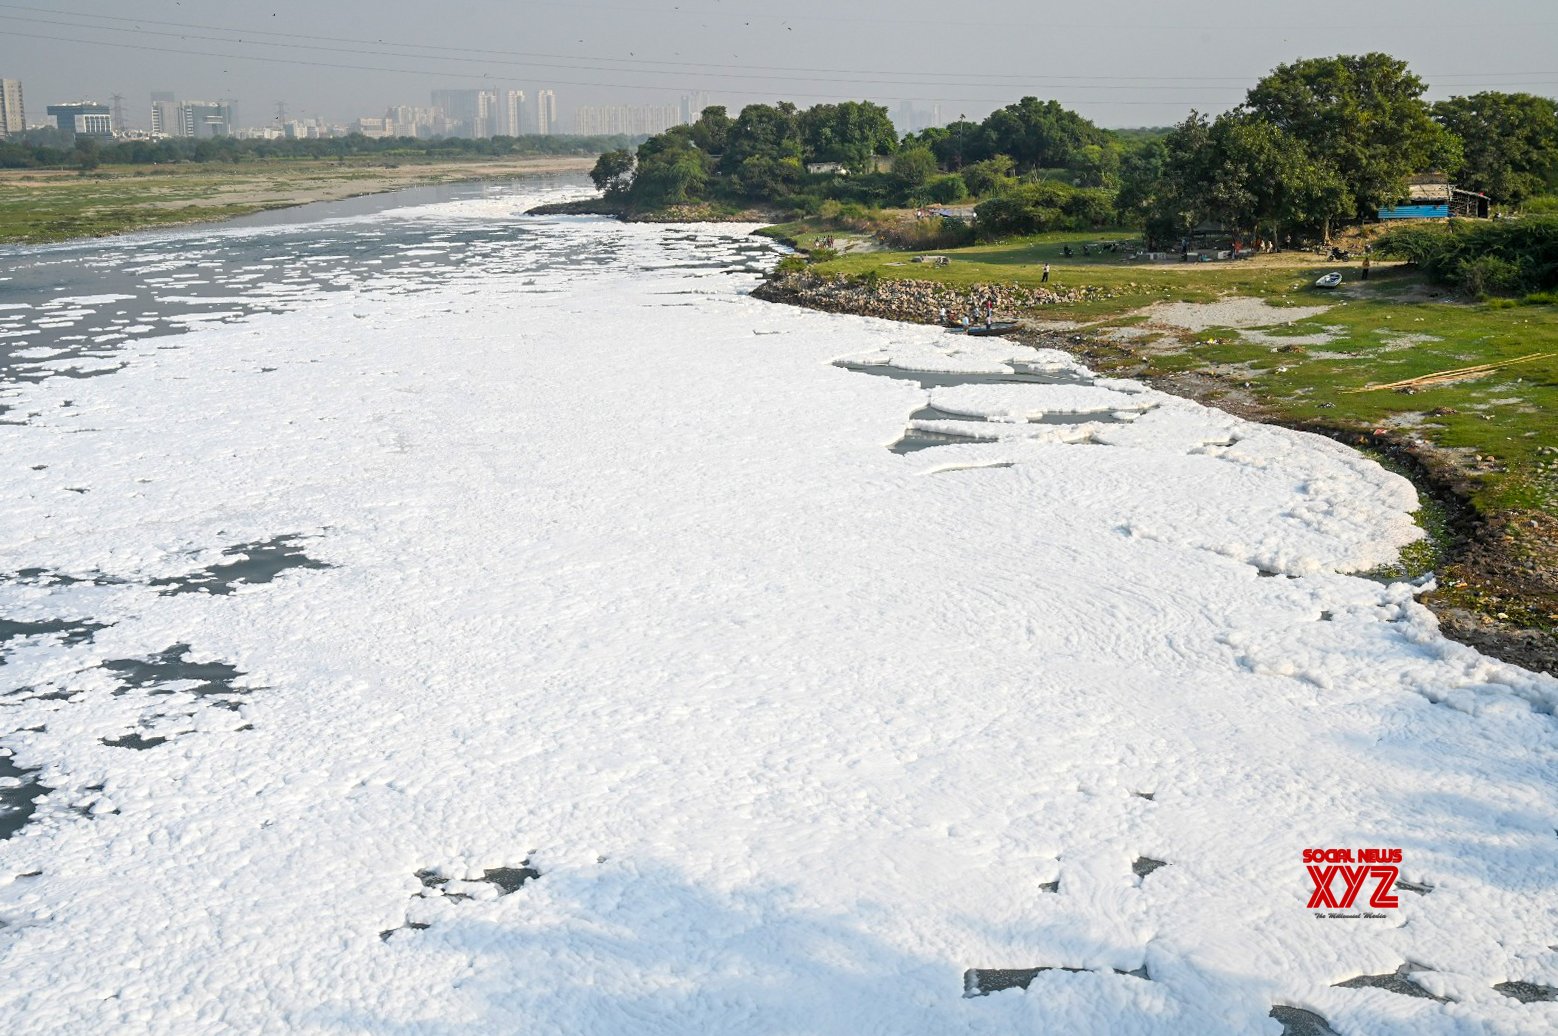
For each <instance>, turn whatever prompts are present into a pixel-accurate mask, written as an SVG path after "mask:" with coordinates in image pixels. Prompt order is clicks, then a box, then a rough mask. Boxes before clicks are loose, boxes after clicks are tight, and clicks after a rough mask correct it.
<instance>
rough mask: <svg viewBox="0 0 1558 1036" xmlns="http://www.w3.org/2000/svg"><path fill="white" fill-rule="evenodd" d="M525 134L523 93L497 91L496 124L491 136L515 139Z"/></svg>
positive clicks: (520, 91) (518, 91) (519, 91)
mask: <svg viewBox="0 0 1558 1036" xmlns="http://www.w3.org/2000/svg"><path fill="white" fill-rule="evenodd" d="M524 132H525V91H523V90H499V91H498V112H497V124H496V126H495V127H494V128H493V135H494V136H498V137H517V136H520V135H522V134H523V133H524Z"/></svg>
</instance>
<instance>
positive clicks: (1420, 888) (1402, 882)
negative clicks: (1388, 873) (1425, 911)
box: [1391, 878, 1434, 896]
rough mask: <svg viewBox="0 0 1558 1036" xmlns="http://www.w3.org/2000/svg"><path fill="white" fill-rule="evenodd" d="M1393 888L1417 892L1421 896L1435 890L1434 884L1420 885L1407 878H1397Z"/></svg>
mask: <svg viewBox="0 0 1558 1036" xmlns="http://www.w3.org/2000/svg"><path fill="white" fill-rule="evenodd" d="M1391 888H1393V889H1400V890H1401V891H1402V892H1415V893H1416V894H1417V895H1419V896H1426V895H1428V894H1429V893H1430V892H1432V891H1433V890H1434V887H1433V886H1432V885H1419V884H1418V883H1417V882H1415V881H1407V880H1406V879H1405V878H1399V879H1397V881H1396V883H1395V884H1394V885H1392V886H1391Z"/></svg>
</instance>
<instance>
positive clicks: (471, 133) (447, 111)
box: [432, 90, 487, 137]
mask: <svg viewBox="0 0 1558 1036" xmlns="http://www.w3.org/2000/svg"><path fill="white" fill-rule="evenodd" d="M485 94H486V91H485V90H434V91H433V97H432V100H433V107H434V108H437V109H438V110H439V111H440V112H442V113H443V116H444V119H445V120H446V123H447V125H446V127H445V132H446V133H447V134H448V135H449V136H452V137H478V136H481V135H482V133H481V130H482V125H481V122H482V114H483V109H484V108H485V107H486V103H487V102H486V101H485Z"/></svg>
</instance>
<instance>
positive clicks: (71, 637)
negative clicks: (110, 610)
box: [0, 618, 110, 647]
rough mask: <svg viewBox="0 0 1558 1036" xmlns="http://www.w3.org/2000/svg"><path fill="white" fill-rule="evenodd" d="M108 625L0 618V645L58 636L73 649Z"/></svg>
mask: <svg viewBox="0 0 1558 1036" xmlns="http://www.w3.org/2000/svg"><path fill="white" fill-rule="evenodd" d="M109 625H110V624H109V623H105V622H85V621H82V620H80V619H45V620H44V621H42V622H18V621H16V620H15V619H3V618H0V645H3V644H8V643H10V642H11V641H13V640H16V639H17V638H19V637H48V636H58V637H60V638H61V639H62V641H63V642H64V644H65V645H66V646H67V647H74V646H75V645H77V644H84V643H86V642H87V641H89V640H91V639H92V638H93V637H94V636H95V635H96V634H97V631H98V630H104V629H107V628H108V627H109Z"/></svg>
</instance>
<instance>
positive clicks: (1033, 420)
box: [909, 406, 1125, 427]
mask: <svg viewBox="0 0 1558 1036" xmlns="http://www.w3.org/2000/svg"><path fill="white" fill-rule="evenodd" d="M909 420H911V421H967V422H973V423H977V424H995V425H1003V426H1008V427H1009V426H1011V425H1012V424H1018V423H1022V424H1048V425H1063V424H1124V423H1125V422H1124V420H1122V419H1121V418H1119V417H1117V416H1115V414H1114V412H1113V411H1101V410H1100V411H1094V412H1092V413H1086V414H1058V413H1044V414H1040V415H1039V416H1038V417H1028V418H1024V419H1023V421H1021V422H1013V421H992V420H991V419H990V418H988V417H984V416H981V415H979V414H960V413H958V412H957V411H955V410H943V409H941V408H940V407H936V406H924V407H921V408H920V409H918V410H916V411H915V412H914V413H912V414H910V415H909Z"/></svg>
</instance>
